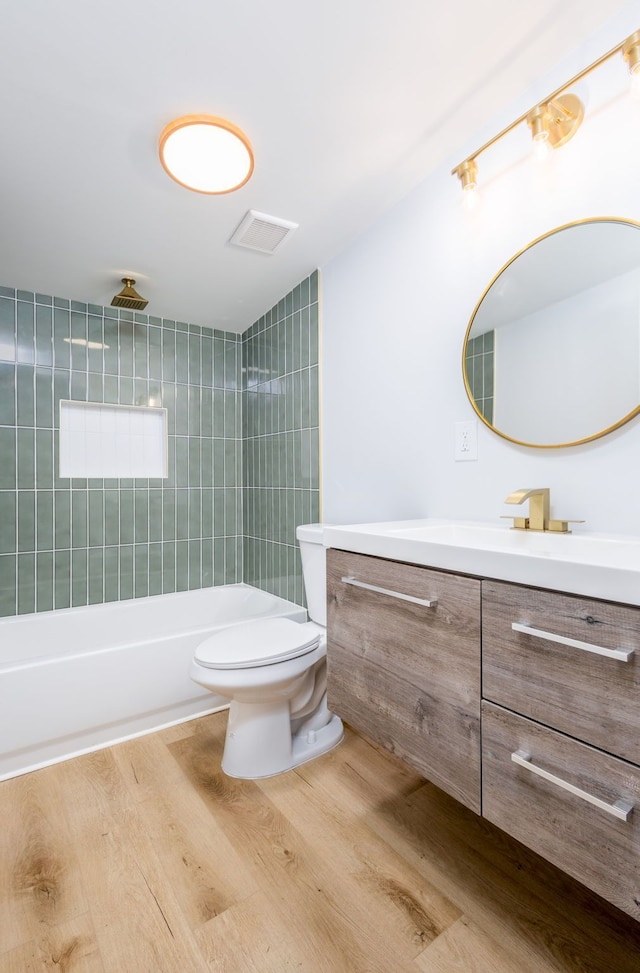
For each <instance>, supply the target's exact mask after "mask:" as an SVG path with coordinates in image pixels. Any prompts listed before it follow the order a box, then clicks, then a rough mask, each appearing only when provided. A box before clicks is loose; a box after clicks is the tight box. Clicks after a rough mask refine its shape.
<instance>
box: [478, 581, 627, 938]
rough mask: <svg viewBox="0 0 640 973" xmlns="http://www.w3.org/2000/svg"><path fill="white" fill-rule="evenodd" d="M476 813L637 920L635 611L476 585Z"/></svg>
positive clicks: (536, 592) (525, 590) (495, 584)
mask: <svg viewBox="0 0 640 973" xmlns="http://www.w3.org/2000/svg"><path fill="white" fill-rule="evenodd" d="M482 675H483V697H484V700H483V703H482V771H483V787H482V813H483V816H484V817H486V818H488V820H490V821H492V822H493V823H494V824H497V825H498V827H500V828H502V829H503V830H504V831H506V832H507V833H508V834H510V835H512V836H513V837H514V838H517V839H518V840H519V841H521V842H522V843H523V844H526V845H527V846H528V847H529V848H532V849H533V850H534V851H537V852H538V853H539V854H541V855H542V856H543V857H544V858H547V859H548V860H549V861H551V862H553V863H554V864H555V865H557V866H558V867H559V868H562V869H563V870H564V871H566V872H568V873H569V874H570V875H573V877H574V878H577V879H578V880H579V881H581V882H583V884H584V885H587V886H588V887H589V888H591V889H593V890H594V891H595V892H598V893H599V894H600V895H602V896H603V897H604V898H606V899H608V900H609V901H611V902H613V903H615V905H617V906H618V907H619V908H621V909H623V910H624V911H625V912H628V913H629V914H630V915H633V916H635V918H636V919H640V766H639V765H640V609H638V608H632V607H628V606H624V605H616V604H611V603H609V602H603V601H598V600H595V599H585V598H580V597H576V596H574V595H563V594H557V593H555V592H547V591H539V590H536V589H531V588H525V587H522V586H519V585H510V584H503V583H500V582H495V581H483V583H482Z"/></svg>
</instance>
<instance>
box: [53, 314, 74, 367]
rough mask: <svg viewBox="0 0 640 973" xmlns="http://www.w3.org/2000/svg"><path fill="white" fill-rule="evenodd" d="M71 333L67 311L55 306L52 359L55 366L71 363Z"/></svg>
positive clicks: (66, 365)
mask: <svg viewBox="0 0 640 973" xmlns="http://www.w3.org/2000/svg"><path fill="white" fill-rule="evenodd" d="M70 335H71V328H70V316H69V311H67V310H65V309H63V308H59V307H56V308H54V310H53V361H54V364H55V366H56V368H69V367H70V364H71V344H70V343H69V338H70Z"/></svg>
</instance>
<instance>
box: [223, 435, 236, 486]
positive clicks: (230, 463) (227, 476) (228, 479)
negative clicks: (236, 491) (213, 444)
mask: <svg viewBox="0 0 640 973" xmlns="http://www.w3.org/2000/svg"><path fill="white" fill-rule="evenodd" d="M224 465H225V468H224V485H225V486H235V485H236V481H237V477H236V443H235V441H234V440H228V439H227V440H225V444H224Z"/></svg>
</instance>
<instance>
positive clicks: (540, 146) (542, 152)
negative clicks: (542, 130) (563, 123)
mask: <svg viewBox="0 0 640 973" xmlns="http://www.w3.org/2000/svg"><path fill="white" fill-rule="evenodd" d="M533 151H534V154H535V157H536V159H537V160H538V161H539V162H546V160H547V159H550V158H551V156H552V154H553V153H552V149H551V142H550V141H549V139H548V138H545V139H534V142H533Z"/></svg>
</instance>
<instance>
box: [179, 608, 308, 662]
mask: <svg viewBox="0 0 640 973" xmlns="http://www.w3.org/2000/svg"><path fill="white" fill-rule="evenodd" d="M319 642H320V632H319V631H318V628H317V626H315V625H314V624H313V623H309V622H306V623H302V624H301V623H299V622H294V621H292V620H291V619H290V618H268V619H263V620H261V621H255V622H245V623H243V624H242V625H234V626H231V628H226V629H224V630H223V631H221V632H216V634H215V635H210V636H209V638H208V639H205V640H204V641H203V642H201V643H200V645H199V646H198V647H197V649H196V652H195V661H196V662H197V663H198V664H199V665H201V666H204V667H205V668H207V669H253V668H256V667H257V666H265V665H272V664H274V663H276V662H285V661H286V660H287V659H296V658H298V657H299V656H302V655H306V654H307V653H308V652H312V651H313V650H314V649H316V648H317V647H318V644H319Z"/></svg>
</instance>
